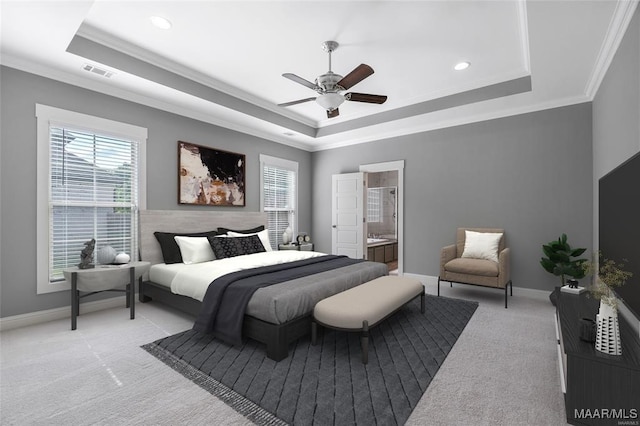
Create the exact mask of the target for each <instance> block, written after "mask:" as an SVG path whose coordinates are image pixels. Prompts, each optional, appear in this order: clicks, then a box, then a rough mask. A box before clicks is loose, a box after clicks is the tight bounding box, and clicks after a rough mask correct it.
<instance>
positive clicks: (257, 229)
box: [218, 225, 264, 235]
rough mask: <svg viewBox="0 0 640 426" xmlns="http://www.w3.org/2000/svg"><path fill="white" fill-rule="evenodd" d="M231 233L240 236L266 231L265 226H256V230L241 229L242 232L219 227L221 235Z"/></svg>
mask: <svg viewBox="0 0 640 426" xmlns="http://www.w3.org/2000/svg"><path fill="white" fill-rule="evenodd" d="M229 231H231V232H235V233H238V234H254V233H256V232H260V231H264V225H260V226H256V227H255V228H251V229H240V230H238V229H229V228H221V227H218V234H219V235H222V234H226V233H227V232H229Z"/></svg>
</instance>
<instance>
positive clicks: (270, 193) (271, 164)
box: [260, 155, 298, 249]
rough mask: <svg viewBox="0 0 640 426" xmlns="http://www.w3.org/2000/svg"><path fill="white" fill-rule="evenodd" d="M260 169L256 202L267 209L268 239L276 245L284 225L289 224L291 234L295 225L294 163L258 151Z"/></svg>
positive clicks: (293, 232) (296, 185)
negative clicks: (258, 201)
mask: <svg viewBox="0 0 640 426" xmlns="http://www.w3.org/2000/svg"><path fill="white" fill-rule="evenodd" d="M260 169H261V174H260V183H261V188H262V193H261V196H260V206H261V210H262V211H263V212H266V213H267V223H268V225H267V228H268V229H269V242H270V243H271V246H272V247H273V248H274V249H277V248H278V244H282V234H283V233H284V230H285V229H286V228H287V226H288V227H290V228H291V231H292V238H295V235H296V230H297V228H298V220H297V217H296V213H297V198H298V192H297V191H298V190H297V188H298V163H297V162H295V161H289V160H283V159H281V158H276V157H270V156H268V155H260Z"/></svg>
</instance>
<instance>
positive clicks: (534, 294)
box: [404, 273, 553, 300]
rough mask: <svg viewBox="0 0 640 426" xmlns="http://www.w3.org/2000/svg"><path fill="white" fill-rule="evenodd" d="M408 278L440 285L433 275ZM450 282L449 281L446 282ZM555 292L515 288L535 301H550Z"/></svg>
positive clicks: (426, 285) (433, 285)
mask: <svg viewBox="0 0 640 426" xmlns="http://www.w3.org/2000/svg"><path fill="white" fill-rule="evenodd" d="M404 275H405V276H407V277H411V278H415V279H417V280H419V281H420V282H421V283H422V285H424V286H425V287H434V288H435V287H436V286H437V285H438V277H434V276H431V275H420V274H410V273H405V274H404ZM445 282H448V281H445ZM476 287H478V288H482V286H476ZM552 291H553V290H537V289H534V288H525V287H515V290H514V292H516V294H517V295H523V296H526V297H531V298H533V299H545V300H548V299H549V294H550V293H551V292H552Z"/></svg>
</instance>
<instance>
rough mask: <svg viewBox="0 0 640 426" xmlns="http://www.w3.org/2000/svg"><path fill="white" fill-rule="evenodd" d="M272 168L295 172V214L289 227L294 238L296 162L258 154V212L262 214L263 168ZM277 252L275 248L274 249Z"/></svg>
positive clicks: (296, 216) (296, 184)
mask: <svg viewBox="0 0 640 426" xmlns="http://www.w3.org/2000/svg"><path fill="white" fill-rule="evenodd" d="M265 165H267V166H274V167H279V168H281V169H285V170H290V171H292V172H295V174H296V180H295V188H296V193H295V205H294V208H293V210H294V211H295V212H296V213H295V214H294V215H293V221H294V223H290V224H289V227H290V228H291V231H292V232H293V235H292V238H295V237H296V235H297V232H298V162H297V161H291V160H286V159H284V158H279V157H272V156H270V155H266V154H260V211H261V212H263V213H264V192H263V188H264V166H265ZM274 249H276V250H277V247H274Z"/></svg>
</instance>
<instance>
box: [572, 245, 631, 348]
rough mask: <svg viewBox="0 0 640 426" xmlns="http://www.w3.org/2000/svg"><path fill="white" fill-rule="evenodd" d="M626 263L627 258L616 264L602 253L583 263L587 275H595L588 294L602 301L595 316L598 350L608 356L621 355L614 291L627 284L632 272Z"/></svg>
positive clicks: (616, 302) (616, 300) (616, 301)
mask: <svg viewBox="0 0 640 426" xmlns="http://www.w3.org/2000/svg"><path fill="white" fill-rule="evenodd" d="M625 265H626V260H625V259H623V260H622V262H619V263H616V262H615V261H613V260H611V259H605V258H604V257H603V256H602V253H600V252H598V257H597V260H595V259H594V260H593V261H589V262H584V263H583V264H582V268H583V270H584V273H585V275H593V276H594V280H593V283H592V284H591V286H590V288H589V294H590V295H591V296H592V297H594V298H596V299H599V300H600V307H599V309H598V315H596V324H597V332H596V350H598V351H600V352H603V353H606V354H609V355H621V354H622V346H621V344H620V328H619V325H618V299H617V298H616V295H615V293H614V292H613V290H614V289H615V288H616V287H620V286H622V285H624V284H625V283H626V282H627V280H628V279H629V278H631V276H632V275H633V274H632V273H631V272H628V271H625V270H624V269H623V268H624V266H625Z"/></svg>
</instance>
